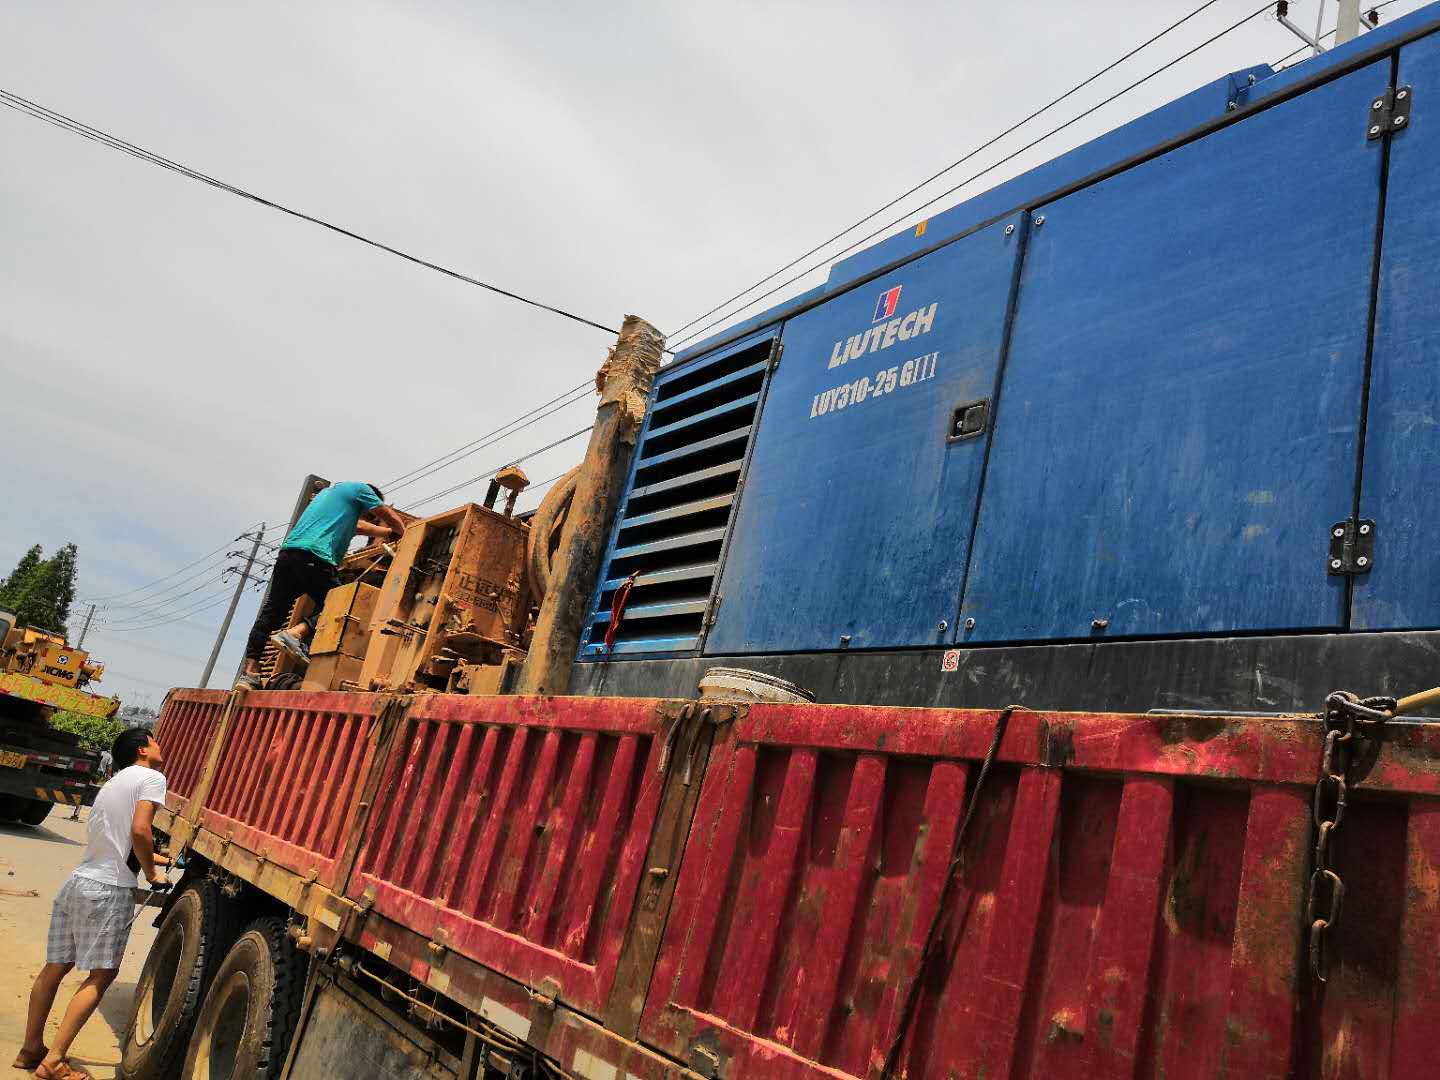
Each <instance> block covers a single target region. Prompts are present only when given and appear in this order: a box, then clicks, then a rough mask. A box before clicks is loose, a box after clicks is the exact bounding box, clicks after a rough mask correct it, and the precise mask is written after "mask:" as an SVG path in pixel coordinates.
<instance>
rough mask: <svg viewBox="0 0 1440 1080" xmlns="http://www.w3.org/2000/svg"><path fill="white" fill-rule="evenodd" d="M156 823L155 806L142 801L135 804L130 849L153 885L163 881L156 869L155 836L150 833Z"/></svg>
mask: <svg viewBox="0 0 1440 1080" xmlns="http://www.w3.org/2000/svg"><path fill="white" fill-rule="evenodd" d="M154 822H155V804H154V803H153V802H151V801H150V800H149V799H141V800H140V801H139V802H138V803H136V804H135V817H134V818H132V819H131V821H130V847H131V849H132V850H133V851H134V852H135V857H136V858H137V859H139V860H140V872H141V873H143V874H144V875H145V880H146V881H148V882H150V883H151V884H152V885H153V884H154V883H155V882H157V881H160V880H161V878H160V874H159V872H158V871H157V870H156V869H155V834H154V833H153V832H151V831H150V827H151V825H153V824H154Z"/></svg>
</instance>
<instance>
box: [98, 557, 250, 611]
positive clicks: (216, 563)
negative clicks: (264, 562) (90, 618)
mask: <svg viewBox="0 0 1440 1080" xmlns="http://www.w3.org/2000/svg"><path fill="white" fill-rule="evenodd" d="M225 558H228V556H225V557H222V558H220V559H213V560H211V561H210V562H207V563H206V564H205V565H204V566H202V567H201V568H200V569H199V570H197V571H195V573H193V574H188V575H186V576H185V577H183V578H181V579H180V580H179V581H176V582H174V583H173V584H170V585H167V586H166V587H165V588H163V589H160V590H159V591H157V592H153V593H150V594H148V595H146V596H142V597H141V598H140V599H139V600H112V601H108V602H107V601H103V600H101V601H94V602H95V603H98V604H99V606H100V608H101V609H102V610H106V611H108V610H111V609H112V608H129V609H131V610H132V611H141V612H143V611H145V610H147V609H148V608H150V607H151V606H152V605H157V604H158V605H163V604H166V603H169V601H170V600H172V599H174V597H173V596H169V595H168V594H170V593H173V592H174V591H175V590H176V589H182V588H184V587H185V586H186V585H188V584H190V583H191V582H192V581H196V580H198V579H199V578H202V577H208V576H210V575H211V574H212V573H213V572H214V571H215V570H217V569H218V568H219V567H221V566H224V565H225Z"/></svg>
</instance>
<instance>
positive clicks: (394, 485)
mask: <svg viewBox="0 0 1440 1080" xmlns="http://www.w3.org/2000/svg"><path fill="white" fill-rule="evenodd" d="M593 385H594V384H593V383H592V382H591V380H589V379H586V380H585V381H584V382H581V383H580V384H579V385H577V386H572V387H571V388H570V389H569V390H566V391H564V392H563V393H560V394H556V395H555V396H554V397H553V398H551V399H550V400H549V401H546V402H544V403H543V404H540V405H537V406H535V408H533V409H531V410H530V411H529V412H527V413H523V414H521V415H520V416H517V417H516V418H515V419H514V420H511V421H510V423H508V424H502V425H501V426H500V427H498V428H496V429H495V430H494V431H492V432H489V433H488V434H486V435H481V436H480V438H479V439H476V440H475V441H474V442H468V443H466V444H465V445H464V446H457V447H456V448H455V449H454V450H449V451H447V452H446V453H443V454H441V455H440V456H439V457H438V458H436V459H435V460H434V461H427V462H426V463H425V464H424V465H418V466H416V467H415V468H413V469H411V470H410V471H409V472H404V473H401V474H400V475H399V476H397V477H395V479H393V480H390V481H387V482H386V484H385V489H386V491H387V492H388V491H390V490H391V489H394V490H397V491H398V490H399V489H400V488H402V487H404V486H405V485H406V484H409V483H411V482H412V481H411V480H410V479H407V478H408V477H415V474H416V473H418V472H420V471H421V470H422V469H428V468H430V466H432V465H439V464H440V462H442V461H445V459H446V458H449V457H451V456H452V455H454V454H458V453H460V452H461V451H462V450H469V449H470V448H471V447H472V446H473V447H475V448H477V449H479V448H480V443H481V440H483V439H488V438H490V436H491V435H498V434H499V433H500V432H502V431H504V430H505V429H506V428H508V427H510V426H512V425H514V424H518V423H519V422H520V421H521V420H524V419H527V418H528V417H531V416H534V415H535V414H536V413H537V412H539V411H540V410H541V409H544V408H546V407H547V406H550V405H553V404H555V402H557V401H559V400H560V399H561V398H563V397H569V396H570V395H571V394H573V393H575V392H576V391H577V390H583V389H585V388H586V387H589V386H593ZM547 415H548V414H547ZM517 430H518V429H517ZM487 445H488V444H487ZM456 460H459V459H458V458H457V459H456ZM443 467H444V466H442V468H443ZM427 475H428V474H427ZM415 479H419V477H415ZM402 480H403V481H405V483H403V484H402V483H401V481H402Z"/></svg>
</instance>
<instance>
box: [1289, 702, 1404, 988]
mask: <svg viewBox="0 0 1440 1080" xmlns="http://www.w3.org/2000/svg"><path fill="white" fill-rule="evenodd" d="M1394 709H1395V699H1394V698H1384V697H1372V698H1365V699H1363V700H1362V699H1361V698H1359V697H1357V696H1356V695H1355V694H1352V693H1350V691H1348V690H1337V691H1335V692H1334V693H1332V694H1331V695H1330V696H1329V697H1327V698H1326V699H1325V749H1324V751H1323V753H1322V755H1321V758H1320V779H1319V780H1318V781H1317V782H1316V784H1315V800H1314V815H1315V865H1314V869H1313V870H1312V871H1311V872H1310V888H1309V889H1308V890H1307V894H1306V898H1305V921H1306V922H1307V923H1308V924H1309V926H1310V974H1311V975H1312V976H1314V978H1315V979H1316V981H1318V982H1322V983H1323V982H1325V981H1326V975H1327V970H1328V967H1329V950H1328V943H1329V940H1330V938H1329V934H1330V931H1332V930H1334V929H1335V925H1336V924H1337V923H1338V922H1339V921H1340V912H1341V909H1342V908H1343V906H1344V903H1345V881H1344V879H1343V878H1341V877H1340V874H1339V873H1338V872H1337V871H1336V869H1335V866H1334V863H1333V857H1334V844H1335V834H1336V832H1337V831H1338V830H1339V829H1340V826H1341V824H1343V823H1344V821H1345V807H1346V805H1347V800H1348V798H1349V792H1350V789H1349V781H1350V765H1351V763H1352V762H1353V761H1354V758H1355V750H1356V747H1357V744H1358V743H1360V742H1362V741H1364V740H1365V739H1368V738H1371V737H1372V735H1370V734H1367V733H1366V732H1365V730H1364V726H1365V725H1376V724H1380V723H1383V722H1384V721H1386V720H1388V719H1390V717H1391V716H1393V715H1394Z"/></svg>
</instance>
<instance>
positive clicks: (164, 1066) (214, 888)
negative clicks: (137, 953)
mask: <svg viewBox="0 0 1440 1080" xmlns="http://www.w3.org/2000/svg"><path fill="white" fill-rule="evenodd" d="M234 938H235V904H234V902H233V901H231V900H228V899H227V898H226V897H225V895H224V894H223V893H222V892H221V891H220V887H219V886H218V885H217V884H215V882H213V881H206V880H200V881H195V882H192V883H191V884H190V885H188V886H187V887H186V888H185V891H184V892H182V893H181V894H180V895H179V896H178V897H176V898H175V903H174V904H173V905H171V907H170V910H169V911H168V912H167V913H166V915H165V921H164V922H163V923H161V924H160V932H159V933H158V934H156V935H155V943H154V944H153V945H151V946H150V955H149V956H147V957H146V958H145V967H144V969H143V970H142V971H141V972H140V982H139V984H138V985H137V986H136V987H135V1003H134V1006H133V1008H132V1012H131V1015H130V1022H129V1024H128V1025H127V1026H126V1030H125V1047H124V1051H123V1054H122V1058H121V1063H120V1064H121V1068H120V1073H121V1075H122V1076H125V1077H127V1078H128V1080H176V1078H177V1077H179V1076H180V1066H181V1064H182V1063H183V1061H184V1060H185V1048H186V1046H187V1045H188V1044H189V1042H190V1032H191V1030H192V1029H193V1027H194V1025H195V1017H196V1015H197V1014H198V1013H199V1011H200V1003H201V1001H202V1000H203V999H204V996H205V991H206V990H207V989H208V988H209V986H210V982H211V980H212V977H213V976H214V974H215V969H216V968H218V967H219V966H220V961H221V958H222V957H224V955H225V952H226V950H227V949H228V948H229V947H230V943H231V941H233V940H234Z"/></svg>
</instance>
